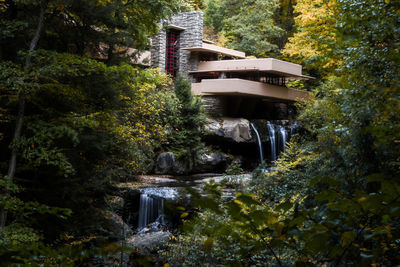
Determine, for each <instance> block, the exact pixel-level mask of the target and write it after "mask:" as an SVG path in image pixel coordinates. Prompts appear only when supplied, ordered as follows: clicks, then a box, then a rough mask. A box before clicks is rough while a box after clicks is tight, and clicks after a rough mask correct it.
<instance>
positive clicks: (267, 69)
mask: <svg viewBox="0 0 400 267" xmlns="http://www.w3.org/2000/svg"><path fill="white" fill-rule="evenodd" d="M163 24H164V27H163V29H162V30H161V31H160V32H159V33H158V34H157V35H156V36H154V37H153V38H152V47H151V65H152V66H153V67H159V68H160V69H161V70H163V71H165V72H166V73H168V74H170V75H171V76H174V77H175V76H176V75H177V73H178V72H180V73H184V74H186V75H188V76H189V77H190V79H191V80H192V91H193V93H194V94H196V95H200V96H202V99H203V104H204V106H205V108H206V110H207V111H208V113H210V114H211V115H213V116H227V117H244V118H248V119H257V118H263V119H270V120H277V119H288V118H290V117H291V115H292V113H293V110H294V108H293V104H294V103H295V102H296V101H298V100H302V99H307V98H309V97H310V94H309V92H306V91H301V90H296V89H293V88H289V87H288V86H287V82H288V81H293V80H299V79H300V80H302V79H309V78H311V77H308V76H304V75H302V66H301V65H298V64H294V63H290V62H286V61H282V60H277V59H273V58H262V59H254V58H246V55H245V53H244V52H241V51H236V50H232V49H227V48H224V47H219V46H216V45H214V44H213V43H212V42H210V41H207V40H203V13H202V12H199V11H193V12H185V13H180V14H177V15H174V16H173V17H172V18H171V20H170V21H165V22H164V23H163Z"/></svg>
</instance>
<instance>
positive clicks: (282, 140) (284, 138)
mask: <svg viewBox="0 0 400 267" xmlns="http://www.w3.org/2000/svg"><path fill="white" fill-rule="evenodd" d="M278 127H279V141H280V142H279V143H280V145H279V147H280V149H282V150H281V151H283V152H285V149H286V142H287V139H288V132H287V130H286V129H285V127H283V126H282V125H279V126H278Z"/></svg>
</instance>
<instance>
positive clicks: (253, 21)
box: [205, 0, 283, 57]
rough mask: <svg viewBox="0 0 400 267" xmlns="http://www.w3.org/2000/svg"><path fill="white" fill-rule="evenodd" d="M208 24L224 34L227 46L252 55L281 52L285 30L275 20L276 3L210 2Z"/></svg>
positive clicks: (206, 18) (211, 0) (271, 1)
mask: <svg viewBox="0 0 400 267" xmlns="http://www.w3.org/2000/svg"><path fill="white" fill-rule="evenodd" d="M207 4H208V8H207V9H206V11H205V25H206V26H207V27H212V28H213V29H214V31H215V32H216V33H219V32H220V33H222V35H223V37H224V38H226V44H227V45H228V46H229V47H231V48H233V49H238V50H242V51H244V52H246V53H247V54H248V55H253V56H261V57H263V56H264V57H265V56H266V55H268V54H269V53H271V52H277V51H278V41H277V40H278V39H279V38H280V37H281V35H282V34H283V30H282V29H281V28H280V27H278V26H277V25H276V23H275V21H274V18H275V12H276V11H277V9H278V7H279V4H278V1H276V0H268V1H261V0H246V1H236V0H221V1H217V0H210V1H208V2H207Z"/></svg>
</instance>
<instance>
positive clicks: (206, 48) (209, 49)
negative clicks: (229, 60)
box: [181, 42, 246, 59]
mask: <svg viewBox="0 0 400 267" xmlns="http://www.w3.org/2000/svg"><path fill="white" fill-rule="evenodd" d="M181 49H182V50H187V51H192V52H204V53H213V54H222V55H224V56H230V57H236V58H241V59H244V58H246V54H245V53H244V52H241V51H237V50H233V49H229V48H224V47H220V46H217V45H213V44H210V43H206V42H203V43H202V46H197V47H184V48H181Z"/></svg>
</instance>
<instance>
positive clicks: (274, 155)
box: [267, 121, 277, 161]
mask: <svg viewBox="0 0 400 267" xmlns="http://www.w3.org/2000/svg"><path fill="white" fill-rule="evenodd" d="M267 127H268V132H269V141H270V145H271V161H275V160H276V158H277V150H276V136H275V127H274V125H273V124H272V123H271V122H269V121H267Z"/></svg>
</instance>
